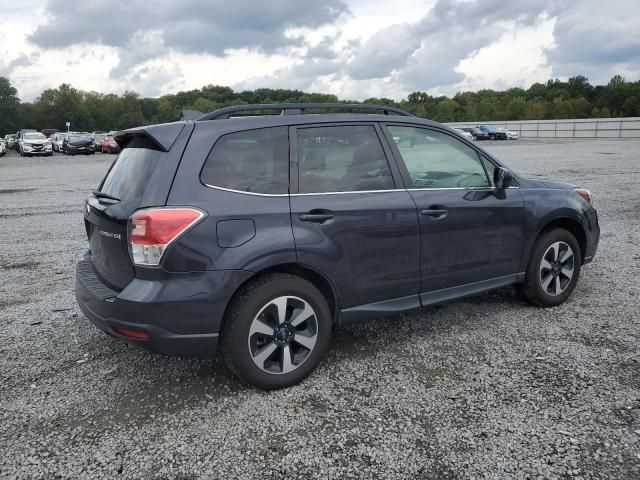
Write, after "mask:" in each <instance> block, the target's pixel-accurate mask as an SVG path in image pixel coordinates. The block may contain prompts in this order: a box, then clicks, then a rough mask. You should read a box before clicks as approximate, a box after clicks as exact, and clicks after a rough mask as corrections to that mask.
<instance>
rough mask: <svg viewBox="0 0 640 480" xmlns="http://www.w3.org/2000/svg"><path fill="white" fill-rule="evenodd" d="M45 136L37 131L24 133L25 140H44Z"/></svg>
mask: <svg viewBox="0 0 640 480" xmlns="http://www.w3.org/2000/svg"><path fill="white" fill-rule="evenodd" d="M46 138H47V137H45V136H44V135H43V134H42V133H38V132H33V133H25V134H24V139H25V140H45V139H46Z"/></svg>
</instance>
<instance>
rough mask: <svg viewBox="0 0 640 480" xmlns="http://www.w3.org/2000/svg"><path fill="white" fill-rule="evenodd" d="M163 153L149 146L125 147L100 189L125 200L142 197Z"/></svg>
mask: <svg viewBox="0 0 640 480" xmlns="http://www.w3.org/2000/svg"><path fill="white" fill-rule="evenodd" d="M161 154H162V153H161V152H159V151H157V150H150V149H148V148H131V147H130V148H125V149H124V150H123V151H122V153H121V154H120V155H118V158H116V161H115V162H114V163H113V166H112V167H111V169H110V170H109V173H107V176H106V178H105V179H104V181H103V182H102V185H101V187H100V191H101V192H102V193H106V194H108V195H111V196H112V197H115V198H118V199H120V200H122V201H123V202H124V201H127V200H133V199H134V198H141V197H142V195H143V194H144V191H145V189H146V188H147V184H148V183H149V179H150V178H151V174H152V173H153V170H154V169H155V167H156V164H157V163H158V159H159V158H160V155H161Z"/></svg>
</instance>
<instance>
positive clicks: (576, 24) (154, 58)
mask: <svg viewBox="0 0 640 480" xmlns="http://www.w3.org/2000/svg"><path fill="white" fill-rule="evenodd" d="M637 7H638V4H637V0H608V1H606V2H603V1H602V0H575V1H568V0H518V1H515V0H511V1H509V0H479V1H478V0H393V1H392V0H384V1H383V0H325V1H319V0H269V1H264V0H231V1H229V0H180V1H177V0H173V1H171V0H153V1H148V0H19V1H17V0H0V75H5V76H9V78H10V79H11V81H12V83H13V84H14V85H15V86H16V87H17V88H18V90H19V92H20V96H21V97H22V98H23V99H25V100H32V99H33V98H34V97H36V96H37V95H38V94H39V93H40V92H41V91H42V90H43V89H45V88H49V87H56V86H58V85H59V84H60V83H63V82H67V83H71V84H72V85H74V86H75V87H78V88H82V89H85V90H96V91H100V92H115V93H121V92H122V91H124V90H135V91H137V92H139V93H141V94H142V95H144V96H158V95H162V94H165V93H173V92H177V91H179V90H186V89H192V88H199V87H201V86H203V85H207V84H220V85H229V86H231V87H233V88H234V89H243V88H250V89H253V88H260V87H269V88H298V89H303V90H309V91H319V92H330V93H335V94H337V95H338V96H339V97H341V98H351V99H364V98H366V97H370V96H385V97H392V98H396V99H400V98H403V97H404V96H406V94H407V93H409V92H411V91H415V90H423V91H429V92H430V93H433V94H453V93H455V92H456V91H458V90H478V89H481V88H496V89H504V88H509V87H513V86H522V87H527V86H529V85H530V84H532V83H534V82H536V81H545V80H547V79H548V78H551V77H560V78H567V77H570V76H573V75H577V74H583V75H585V76H587V77H589V79H590V81H591V82H592V83H604V82H606V81H608V79H609V78H610V77H611V76H612V75H614V74H617V73H618V74H621V75H623V76H625V77H626V78H627V79H628V80H638V79H639V78H640V14H638V12H637Z"/></svg>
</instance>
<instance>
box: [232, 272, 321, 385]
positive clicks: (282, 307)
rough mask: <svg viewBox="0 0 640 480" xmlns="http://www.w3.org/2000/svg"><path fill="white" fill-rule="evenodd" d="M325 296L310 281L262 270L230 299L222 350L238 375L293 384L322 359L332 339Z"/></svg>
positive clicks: (245, 379)
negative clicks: (262, 273) (255, 278)
mask: <svg viewBox="0 0 640 480" xmlns="http://www.w3.org/2000/svg"><path fill="white" fill-rule="evenodd" d="M331 327H332V325H331V313H330V311H329V306H328V305H327V301H326V300H325V298H324V296H323V295H322V293H320V291H319V290H318V289H317V288H316V287H315V286H314V285H312V284H311V283H310V282H308V281H306V280H304V279H302V278H299V277H296V276H293V275H289V274H283V273H274V274H269V275H265V276H264V277H261V278H258V279H257V280H255V281H253V282H250V283H249V284H248V285H246V286H245V287H243V288H242V289H241V290H240V291H239V292H238V293H237V294H236V295H235V297H234V299H233V300H232V302H231V304H230V306H229V308H228V310H227V314H226V315H225V321H224V327H223V329H222V331H221V348H220V354H221V356H222V358H223V359H224V360H225V362H226V364H227V366H228V367H229V370H231V372H232V373H233V374H234V375H235V376H236V377H238V378H239V379H240V380H241V381H243V382H245V383H247V384H249V385H252V386H254V387H258V388H262V389H265V390H274V389H278V388H284V387H289V386H292V385H295V384H297V383H299V382H300V381H302V380H303V379H304V378H306V377H307V376H308V375H309V374H310V373H311V372H312V371H313V370H314V369H315V368H316V367H317V366H318V364H319V363H320V360H321V359H322V356H323V354H324V352H325V351H326V350H327V348H328V346H329V342H330V340H331Z"/></svg>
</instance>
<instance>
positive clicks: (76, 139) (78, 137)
mask: <svg viewBox="0 0 640 480" xmlns="http://www.w3.org/2000/svg"><path fill="white" fill-rule="evenodd" d="M87 140H91V139H90V138H89V137H84V136H82V135H71V136H70V137H69V141H70V142H86V141H87Z"/></svg>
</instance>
